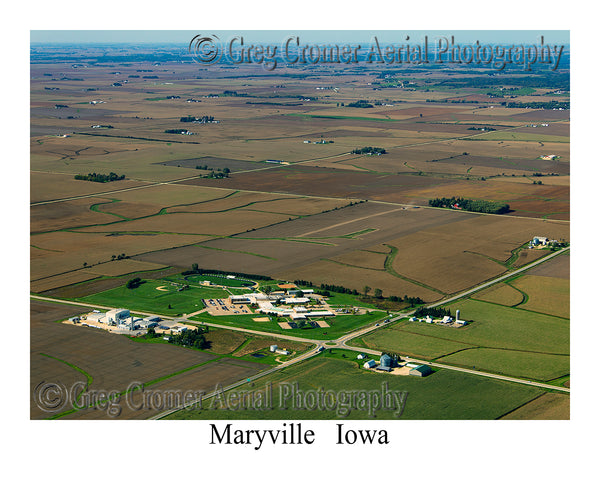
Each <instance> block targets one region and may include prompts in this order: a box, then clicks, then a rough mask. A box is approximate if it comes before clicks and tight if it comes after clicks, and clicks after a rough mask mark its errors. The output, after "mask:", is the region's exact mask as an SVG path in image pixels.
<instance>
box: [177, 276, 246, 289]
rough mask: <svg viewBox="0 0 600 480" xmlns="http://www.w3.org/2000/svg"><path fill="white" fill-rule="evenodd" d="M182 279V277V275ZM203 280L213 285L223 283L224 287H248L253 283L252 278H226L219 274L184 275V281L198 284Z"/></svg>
mask: <svg viewBox="0 0 600 480" xmlns="http://www.w3.org/2000/svg"><path fill="white" fill-rule="evenodd" d="M182 279H183V277H182ZM205 280H209V281H211V282H212V283H214V284H215V285H223V286H225V287H248V286H253V285H254V284H255V282H254V281H252V280H242V279H238V278H226V277H224V276H219V275H206V274H203V275H188V276H186V277H185V281H187V282H190V283H191V284H199V283H201V282H203V281H205Z"/></svg>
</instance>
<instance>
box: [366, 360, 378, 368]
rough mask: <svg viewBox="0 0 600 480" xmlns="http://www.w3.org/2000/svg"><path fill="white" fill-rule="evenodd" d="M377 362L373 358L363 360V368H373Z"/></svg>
mask: <svg viewBox="0 0 600 480" xmlns="http://www.w3.org/2000/svg"><path fill="white" fill-rule="evenodd" d="M376 366H377V363H376V362H375V360H372V359H371V360H369V361H368V362H365V364H364V365H363V367H364V368H373V367H376Z"/></svg>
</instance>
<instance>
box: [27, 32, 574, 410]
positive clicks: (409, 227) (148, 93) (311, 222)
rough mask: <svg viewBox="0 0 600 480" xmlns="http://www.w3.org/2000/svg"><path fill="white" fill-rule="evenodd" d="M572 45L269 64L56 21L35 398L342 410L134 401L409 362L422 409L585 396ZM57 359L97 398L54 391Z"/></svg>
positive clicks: (45, 116)
mask: <svg viewBox="0 0 600 480" xmlns="http://www.w3.org/2000/svg"><path fill="white" fill-rule="evenodd" d="M187 40H188V41H189V39H187ZM183 43H184V42H182V44H183ZM99 52H101V54H99ZM564 58H567V60H564ZM563 61H565V62H566V63H565V64H562V63H561V64H559V65H558V67H557V69H556V70H554V71H547V70H544V68H545V67H543V68H542V67H541V66H536V69H534V70H533V71H532V72H528V74H527V75H523V72H522V70H519V71H516V69H515V68H514V66H513V67H507V68H506V69H504V70H502V71H501V72H494V74H493V75H491V74H490V72H489V71H488V70H486V68H483V67H482V66H477V67H476V66H471V67H469V68H466V67H465V66H464V65H462V66H461V65H444V66H443V67H440V66H437V67H436V68H430V65H429V66H428V65H427V64H422V65H421V64H419V65H417V64H415V65H411V66H410V68H408V66H404V67H403V68H400V67H398V68H396V67H394V68H391V67H390V66H386V65H380V64H377V63H367V64H362V65H356V64H353V63H348V64H343V63H342V64H339V65H337V64H336V65H333V66H332V65H319V64H312V63H306V64H297V65H296V64H293V65H292V64H286V65H280V66H278V67H277V69H275V70H273V71H266V70H264V69H262V67H261V66H259V65H253V64H250V63H248V64H245V63H242V64H232V63H227V62H217V63H215V64H211V65H201V64H199V63H198V62H197V61H195V60H194V59H193V58H192V56H191V53H190V52H189V51H188V50H187V46H186V48H184V47H182V45H179V44H177V45H175V44H173V45H167V46H162V47H161V48H156V47H155V46H153V45H151V44H148V45H145V46H135V47H134V46H131V45H120V46H116V45H103V46H101V47H100V46H98V47H91V46H86V45H81V46H77V45H66V44H65V45H62V46H56V45H55V46H48V45H42V44H39V45H32V48H31V56H30V62H31V69H30V70H31V80H30V93H31V102H30V185H31V198H30V296H31V327H30V328H31V352H30V365H31V372H30V377H31V378H30V383H31V389H32V398H33V400H32V401H31V406H30V416H31V418H32V419H42V418H45V419H48V418H51V419H59V418H65V419H70V418H74V419H75V418H76V419H100V418H107V416H109V417H112V418H116V417H118V418H135V419H151V418H153V419H158V418H161V419H162V418H166V419H211V420H212V419H215V420H219V419H231V418H234V419H236V418H237V419H253V418H265V419H271V420H289V419H315V420H317V419H329V420H332V419H335V418H338V417H336V412H335V411H310V410H308V409H304V410H302V411H293V410H285V411H283V410H277V409H273V410H270V411H268V412H261V414H260V416H258V417H255V415H256V412H255V411H253V410H252V409H242V408H240V409H236V410H235V411H233V410H230V409H228V408H227V407H226V406H223V405H222V406H221V407H219V408H204V407H202V408H196V409H186V408H184V407H186V406H190V405H194V404H197V403H198V398H197V397H193V398H192V397H190V398H186V399H185V401H182V402H180V403H176V404H169V405H166V404H160V405H153V406H151V407H149V408H140V409H134V408H128V407H125V406H124V405H125V403H124V402H121V403H120V404H119V405H120V406H121V408H119V409H118V410H119V411H118V413H117V414H115V413H114V411H113V410H114V409H113V410H111V408H109V407H111V406H112V407H114V406H115V403H118V402H115V401H116V400H117V399H126V398H129V397H128V396H130V395H131V396H134V395H139V394H140V392H141V391H145V392H150V391H154V392H160V391H164V390H165V389H168V390H177V391H180V390H181V391H187V390H188V389H191V388H194V389H195V390H194V391H201V392H202V393H201V394H200V397H199V398H200V399H205V400H209V399H211V398H213V397H214V396H218V395H216V393H214V392H215V390H216V386H217V385H219V386H222V387H225V389H226V391H228V392H231V393H233V394H234V395H238V396H240V397H244V395H246V396H252V397H253V398H254V397H256V396H257V395H258V396H260V395H262V393H260V392H264V391H265V389H267V388H269V386H270V385H277V384H286V385H287V384H288V383H289V384H292V383H293V384H295V385H296V384H297V385H298V388H301V389H304V390H309V389H312V390H315V391H316V390H318V389H319V388H321V389H323V390H332V391H338V390H343V389H345V388H349V386H351V387H352V388H353V389H364V390H365V391H367V390H368V391H371V390H377V389H379V388H380V386H381V382H387V383H386V385H388V384H389V386H390V389H391V388H394V389H396V390H403V391H410V397H409V398H408V401H407V405H406V408H405V410H404V413H403V414H402V418H408V419H437V420H444V419H477V420H482V419H487V420H491V419H510V418H519V419H538V418H539V419H568V418H569V416H570V328H569V325H570V308H569V307H570V303H569V301H570V300H569V299H570V241H571V235H570V233H571V232H570V74H569V64H568V55H566V54H565V57H563ZM438 67H439V68H438ZM115 365H118V366H119V368H115ZM47 380H52V381H53V382H56V383H57V384H59V383H60V384H61V385H81V387H80V389H79V390H78V394H77V396H76V401H72V400H73V399H69V401H65V402H62V403H61V404H60V405H59V404H53V405H46V404H44V402H43V401H42V400H43V399H44V398H46V397H44V396H43V395H42V393H43V392H41V393H40V392H39V389H40V385H42V384H43V382H44V381H47ZM134 381H135V382H137V383H135V384H133V383H132V382H134ZM97 390H102V391H110V392H112V395H113V397H111V398H110V400H111V401H112V402H113V403H111V401H109V400H106V399H104V400H97V399H95V400H89V399H90V398H92V396H91V392H93V391H97ZM277 395H279V394H275V397H277ZM135 398H141V397H135ZM144 398H146V397H144ZM86 399H87V400H86ZM84 400H86V401H84ZM275 400H277V398H275ZM275 400H274V401H275ZM86 402H87V403H86ZM200 403H201V402H200ZM203 405H204V404H203ZM50 407H51V408H50ZM111 412H112V413H111ZM348 418H349V419H355V420H361V419H370V418H374V417H372V416H370V415H368V414H366V413H364V412H361V411H354V412H352V413H351V414H350V415H349V417H348ZM376 418H377V419H395V418H396V417H394V415H393V413H390V412H379V413H378V414H377V416H376Z"/></svg>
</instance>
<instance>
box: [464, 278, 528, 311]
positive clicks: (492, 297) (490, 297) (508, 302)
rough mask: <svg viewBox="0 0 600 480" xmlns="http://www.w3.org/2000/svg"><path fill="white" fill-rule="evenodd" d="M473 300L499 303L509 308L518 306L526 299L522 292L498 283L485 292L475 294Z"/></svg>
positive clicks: (508, 285)
mask: <svg viewBox="0 0 600 480" xmlns="http://www.w3.org/2000/svg"><path fill="white" fill-rule="evenodd" d="M472 298H475V299H477V300H483V301H485V302H491V303H498V304H500V305H505V306H507V307H512V306H514V305H518V304H519V303H521V302H522V301H523V300H525V297H524V296H523V294H522V293H521V292H519V291H518V290H516V289H514V288H513V287H511V286H510V284H506V283H498V284H496V285H492V286H491V287H489V288H486V289H485V290H482V291H480V292H477V293H475V294H474V295H473V296H472Z"/></svg>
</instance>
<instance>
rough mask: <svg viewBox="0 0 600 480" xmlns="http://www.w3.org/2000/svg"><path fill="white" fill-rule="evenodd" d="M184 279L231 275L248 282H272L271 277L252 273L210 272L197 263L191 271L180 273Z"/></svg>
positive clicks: (210, 270)
mask: <svg viewBox="0 0 600 480" xmlns="http://www.w3.org/2000/svg"><path fill="white" fill-rule="evenodd" d="M181 274H182V275H183V276H184V277H186V276H188V275H225V276H227V275H233V276H235V277H241V278H242V279H250V280H273V279H272V278H271V277H268V276H266V275H255V274H252V273H240V272H226V271H224V270H212V269H208V268H200V267H199V266H198V264H197V263H193V264H192V268H191V270H186V271H185V272H182V273H181Z"/></svg>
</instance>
